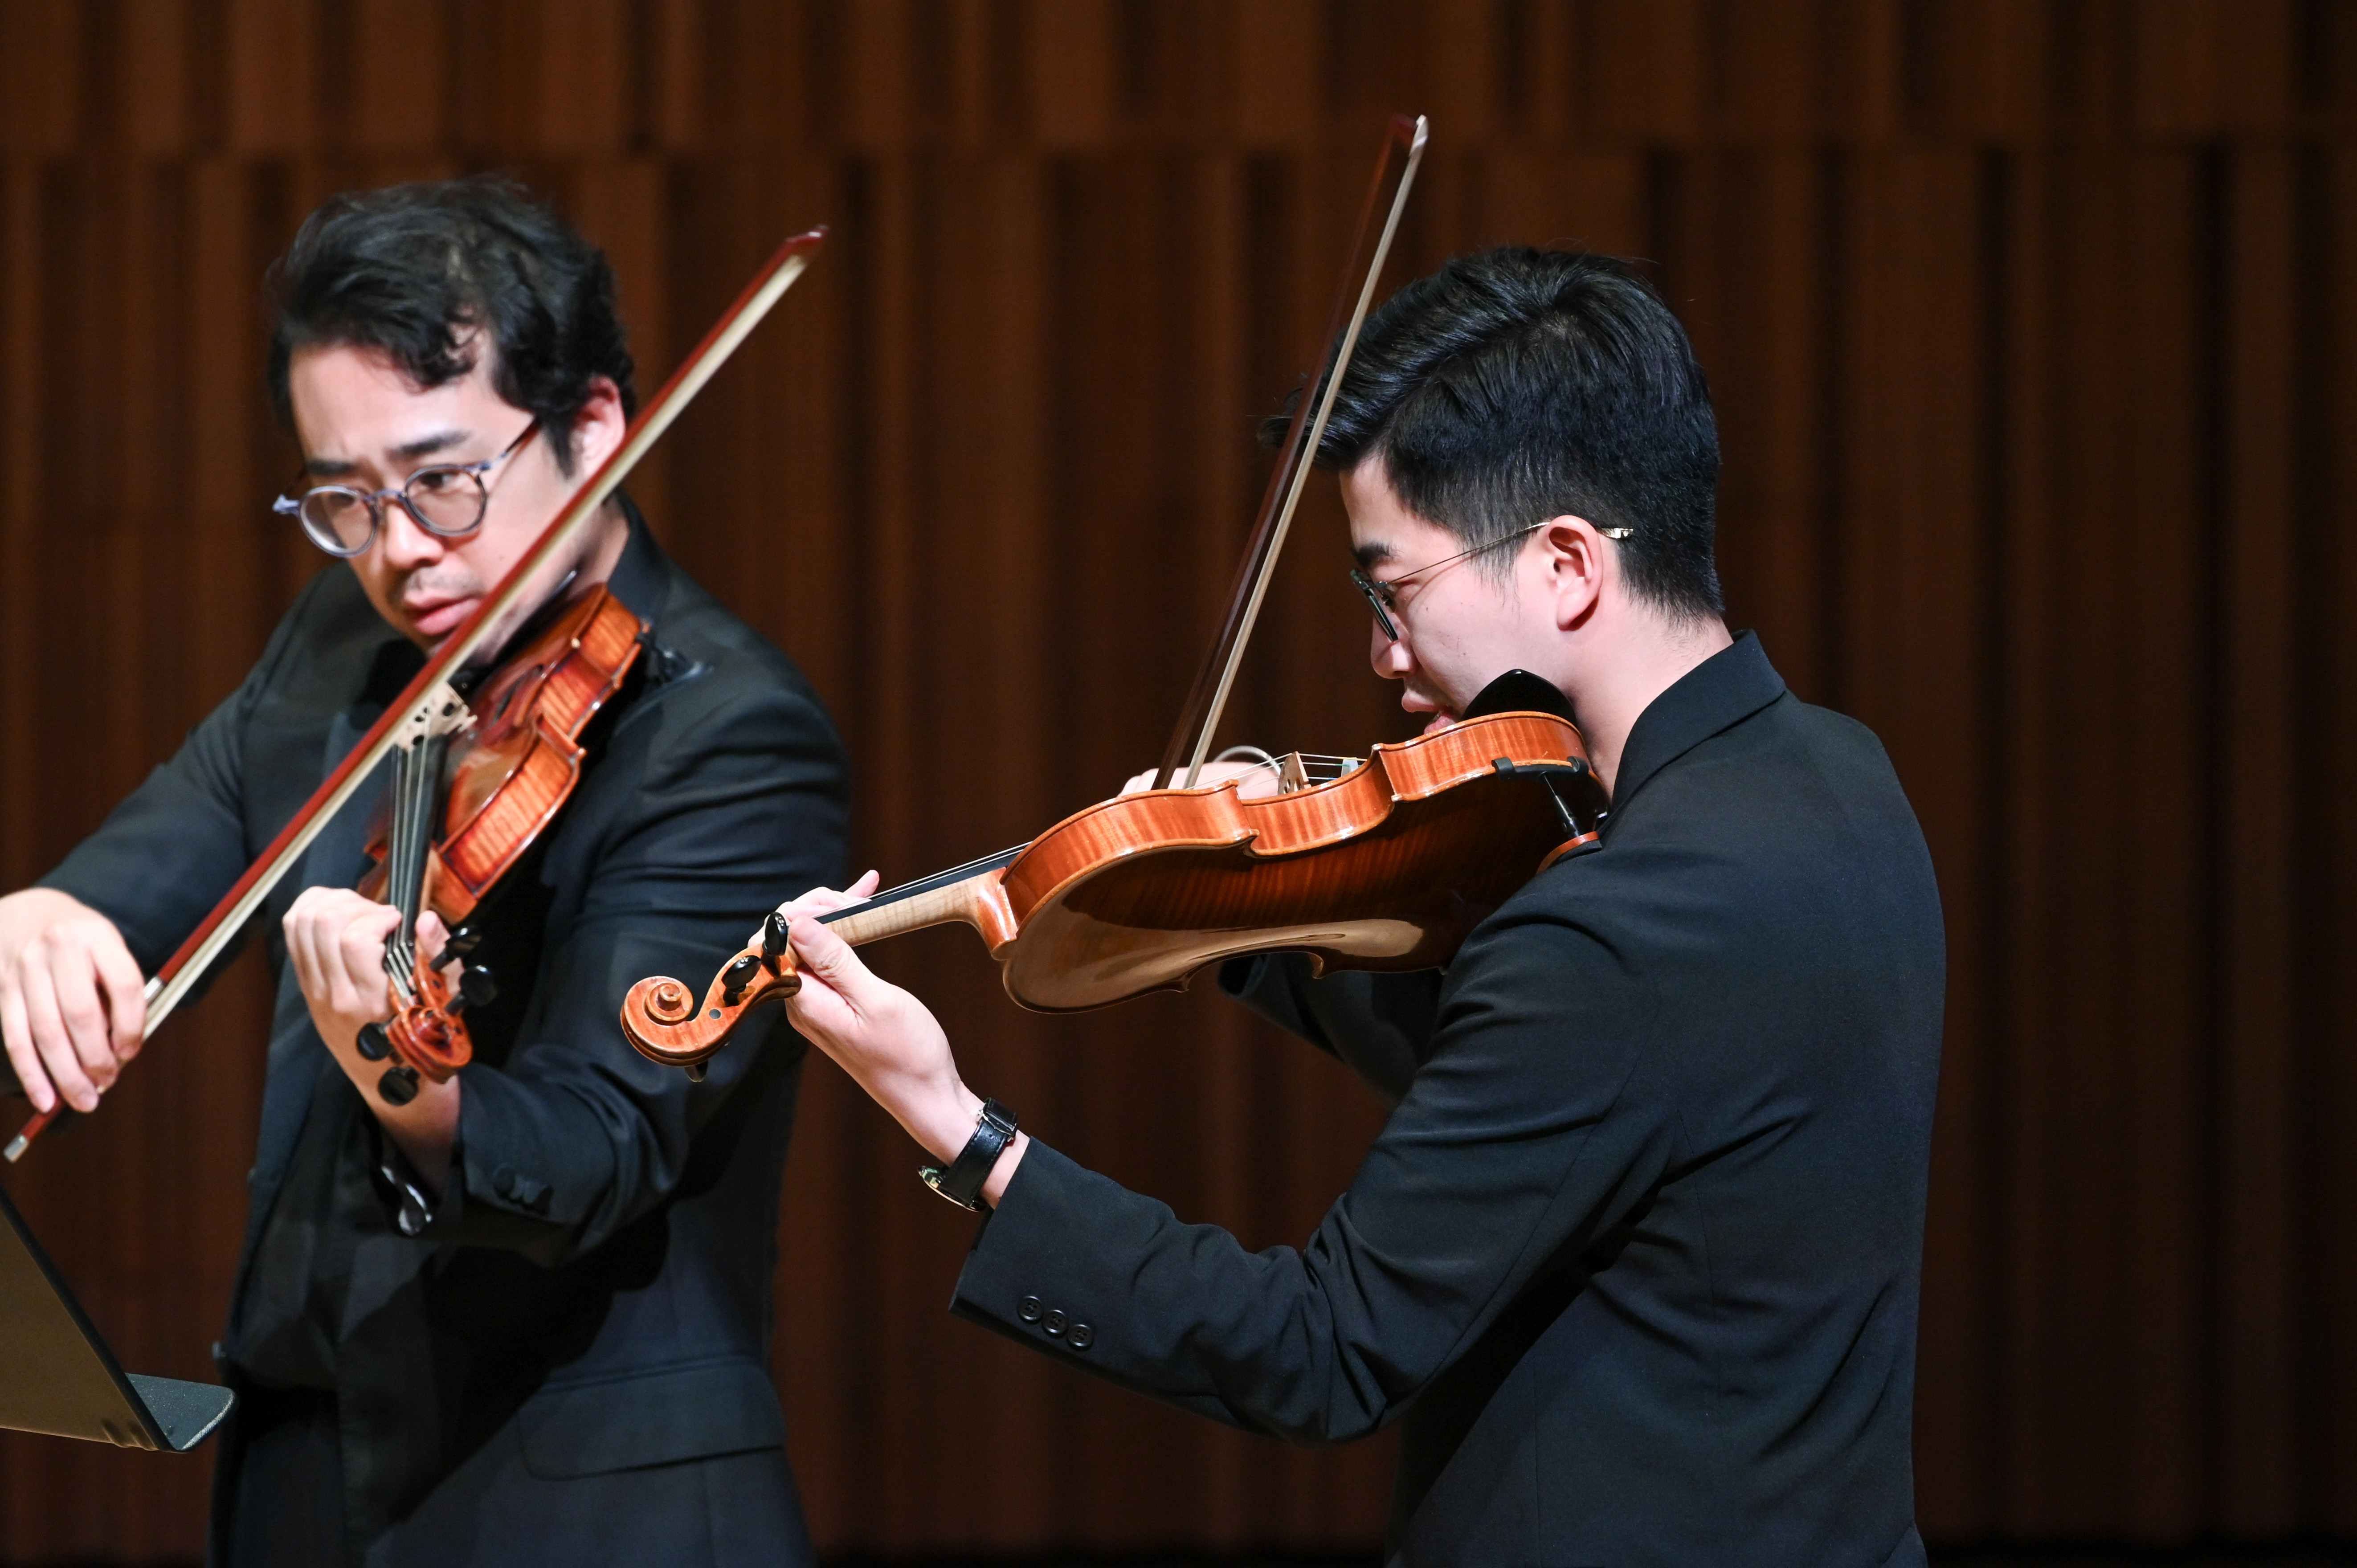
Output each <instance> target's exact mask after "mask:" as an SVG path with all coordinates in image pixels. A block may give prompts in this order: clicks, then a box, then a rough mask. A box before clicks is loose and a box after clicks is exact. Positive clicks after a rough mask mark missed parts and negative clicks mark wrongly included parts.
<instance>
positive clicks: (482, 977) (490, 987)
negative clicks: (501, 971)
mask: <svg viewBox="0 0 2357 1568" xmlns="http://www.w3.org/2000/svg"><path fill="white" fill-rule="evenodd" d="M458 993H459V994H460V995H462V996H464V997H466V999H467V1005H468V1006H469V1007H488V1006H490V1004H492V1003H494V1002H496V1001H498V1000H499V999H500V982H499V977H498V976H497V975H494V974H493V973H492V972H491V971H490V965H489V964H481V963H478V964H469V965H468V968H467V972H465V973H464V974H462V975H460V976H459V977H458Z"/></svg>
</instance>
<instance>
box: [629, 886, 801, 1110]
mask: <svg viewBox="0 0 2357 1568" xmlns="http://www.w3.org/2000/svg"><path fill="white" fill-rule="evenodd" d="M801 989H802V976H801V975H800V974H799V973H797V972H795V970H794V955H793V951H792V950H791V948H790V947H789V946H788V945H787V941H786V922H785V920H784V919H783V918H780V916H779V915H777V914H776V913H775V912H774V911H772V912H771V914H770V918H768V919H766V920H764V921H762V922H761V936H760V940H758V941H756V942H754V943H752V944H751V945H750V946H748V947H747V948H746V949H744V950H742V951H741V952H739V953H738V954H737V956H736V957H735V958H733V959H731V960H729V961H728V962H727V963H726V964H725V965H723V966H722V968H721V971H720V972H719V973H717V974H716V975H714V976H713V977H712V983H711V985H710V986H708V987H706V988H705V995H704V1004H703V1005H702V1006H701V1007H699V1006H697V1005H696V1001H695V993H694V992H693V991H691V990H689V989H688V988H687V985H686V983H684V982H683V981H677V980H673V978H671V976H669V975H667V974H655V975H649V976H648V977H647V978H646V979H644V980H641V981H640V982H639V983H637V984H636V985H633V986H631V987H630V994H629V995H627V996H625V997H623V998H622V1034H623V1036H624V1037H625V1038H627V1039H628V1040H629V1041H630V1044H631V1046H632V1047H634V1048H635V1049H636V1050H637V1051H638V1053H639V1054H640V1056H642V1057H644V1058H647V1059H648V1060H649V1061H655V1062H661V1063H662V1064H663V1065H664V1066H666V1067H683V1068H685V1069H687V1070H688V1075H689V1076H690V1077H692V1078H697V1079H701V1078H702V1077H703V1076H704V1064H705V1062H706V1061H709V1060H710V1059H711V1058H713V1057H714V1056H716V1055H717V1054H718V1053H719V1051H720V1047H723V1046H725V1045H726V1044H727V1043H728V1038H729V1036H731V1035H734V1034H735V1033H736V1032H737V1022H738V1020H740V1019H742V1018H743V1017H744V1016H745V1015H746V1014H747V1013H748V1012H749V1011H751V1010H752V1009H753V1008H754V1007H757V1006H759V1004H762V1003H764V1002H767V1001H769V1000H770V998H771V997H773V996H780V997H781V996H791V995H792V994H793V993H796V992H797V991H800V990H801Z"/></svg>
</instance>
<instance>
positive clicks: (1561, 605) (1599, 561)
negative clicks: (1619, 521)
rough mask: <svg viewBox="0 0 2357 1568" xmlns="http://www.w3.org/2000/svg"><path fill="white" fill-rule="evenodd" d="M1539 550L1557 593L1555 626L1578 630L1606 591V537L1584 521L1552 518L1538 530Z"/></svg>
mask: <svg viewBox="0 0 2357 1568" xmlns="http://www.w3.org/2000/svg"><path fill="white" fill-rule="evenodd" d="M1539 549H1540V551H1541V553H1542V556H1543V558H1544V560H1545V562H1546V564H1547V570H1548V572H1549V573H1550V575H1551V578H1552V585H1553V588H1554V593H1555V626H1556V627H1557V628H1559V629H1561V630H1564V631H1572V630H1576V629H1577V628H1579V627H1581V626H1584V625H1586V624H1587V618H1588V617H1590V616H1592V615H1594V614H1595V613H1596V606H1597V602H1598V599H1599V597H1600V596H1602V593H1603V588H1604V573H1605V569H1606V564H1607V563H1606V558H1605V553H1604V550H1605V545H1604V536H1603V535H1602V534H1600V533H1598V532H1597V531H1596V525H1595V524H1594V523H1592V522H1590V521H1587V519H1586V518H1584V517H1573V516H1571V515H1569V514H1568V513H1566V514H1565V515H1564V516H1562V517H1556V518H1550V519H1548V520H1547V525H1546V526H1545V527H1544V528H1542V529H1541V530H1539Z"/></svg>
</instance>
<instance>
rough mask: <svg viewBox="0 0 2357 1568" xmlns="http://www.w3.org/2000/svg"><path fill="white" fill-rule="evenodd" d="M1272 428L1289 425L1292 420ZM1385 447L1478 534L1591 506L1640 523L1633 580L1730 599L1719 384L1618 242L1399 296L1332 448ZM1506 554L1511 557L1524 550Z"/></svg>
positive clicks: (1389, 306)
mask: <svg viewBox="0 0 2357 1568" xmlns="http://www.w3.org/2000/svg"><path fill="white" fill-rule="evenodd" d="M1270 428H1272V429H1274V430H1275V431H1276V432H1278V433H1279V438H1281V433H1282V431H1283V428H1284V427H1283V424H1282V423H1281V422H1278V421H1271V422H1270ZM1371 454H1380V455H1381V456H1383V460H1384V464H1385V467H1387V468H1388V469H1389V471H1390V475H1391V482H1392V488H1393V489H1394V490H1396V491H1397V492H1398V494H1399V498H1400V499H1401V500H1402V501H1404V502H1405V503H1406V505H1407V507H1408V509H1409V510H1411V511H1413V512H1415V514H1416V515H1417V516H1419V517H1423V518H1428V519H1430V520H1431V521H1434V522H1436V523H1438V524H1439V525H1441V526H1442V527H1444V528H1446V529H1448V531H1449V532H1451V533H1453V534H1455V535H1456V536H1457V537H1458V540H1459V541H1461V542H1462V543H1463V544H1464V546H1465V547H1466V548H1468V549H1472V548H1475V547H1477V546H1480V545H1482V544H1487V543H1490V542H1492V541H1495V540H1500V539H1503V538H1505V537H1506V536H1507V535H1509V534H1512V533H1513V532H1515V531H1516V530H1519V529H1525V528H1528V527H1529V526H1530V525H1531V524H1533V523H1536V522H1542V521H1545V520H1546V519H1548V518H1551V517H1560V516H1563V515H1565V514H1569V515H1572V516H1575V517H1584V518H1586V519H1587V521H1590V522H1592V523H1595V524H1596V525H1597V526H1598V527H1599V528H1609V527H1620V528H1627V529H1630V530H1631V531H1632V532H1631V533H1630V535H1629V537H1628V538H1626V539H1624V540H1622V541H1620V562H1621V567H1622V570H1623V571H1624V572H1626V574H1627V575H1628V581H1629V587H1630V590H1631V593H1633V594H1635V595H1637V596H1640V597H1641V598H1644V599H1646V600H1649V601H1651V602H1652V603H1653V604H1655V605H1657V606H1659V607H1662V608H1663V609H1664V610H1666V611H1668V612H1669V613H1671V614H1673V615H1675V616H1679V617H1682V618H1684V617H1695V616H1702V615H1716V614H1717V613H1719V611H1720V609H1721V608H1722V601H1721V599H1720V596H1719V587H1718V569H1717V566H1716V565H1715V564H1713V561H1712V558H1711V541H1712V534H1713V531H1714V518H1715V515H1716V512H1717V485H1718V428H1717V423H1716V421H1714V420H1713V418H1712V417H1711V409H1710V390H1709V388H1708V386H1707V385H1706V383H1705V382H1704V380H1703V373H1702V367H1701V365H1700V364H1698V363H1696V362H1695V356H1694V349H1693V346H1692V345H1691V344H1689V343H1688V342H1687V341H1686V335H1685V329H1684V328H1683V327H1681V326H1679V325H1678V319H1677V317H1675V316H1673V315H1672V314H1671V313H1670V308H1669V306H1666V305H1664V304H1663V302H1662V297H1661V295H1658V294H1656V293H1654V292H1653V290H1652V286H1651V285H1648V284H1647V283H1646V282H1645V281H1644V280H1643V279H1642V278H1641V277H1639V276H1637V275H1636V274H1634V273H1632V272H1631V270H1630V269H1629V268H1628V267H1627V266H1626V265H1624V264H1623V263H1620V262H1617V261H1615V260H1613V259H1612V258H1610V257H1609V256H1595V255H1587V254H1585V253H1583V252H1574V251H1541V250H1534V249H1532V248H1530V247H1528V246H1523V245H1509V246H1501V247H1500V248H1498V249H1496V250H1492V251H1482V252H1477V253H1475V254H1471V255H1465V256H1458V257H1457V258H1456V259H1454V260H1453V261H1450V262H1449V263H1447V264H1446V265H1444V266H1443V267H1441V269H1440V270H1439V271H1437V272H1436V273H1434V274H1431V275H1430V276H1428V277H1421V278H1418V279H1416V280H1415V282H1414V283H1411V284H1409V285H1406V286H1405V288H1402V289H1401V290H1400V291H1399V292H1398V293H1397V294H1394V295H1392V296H1391V298H1389V299H1388V300H1385V301H1384V302H1383V306H1382V307H1381V308H1379V309H1377V310H1375V311H1374V312H1373V313H1372V314H1371V315H1370V316H1369V317H1367V323H1366V327H1365V329H1364V330H1363V331H1362V332H1361V335H1360V338H1359V346H1358V350H1357V352H1356V353H1354V354H1353V355H1352V356H1351V365H1350V369H1349V370H1348V371H1345V372H1344V373H1343V377H1342V387H1341V391H1340V393H1339V394H1338V395H1337V396H1336V398H1335V400H1334V413H1333V416H1332V418H1331V419H1330V420H1329V421H1328V423H1327V425H1326V434H1325V436H1324V438H1323V439H1322V440H1321V441H1320V442H1319V443H1318V465H1319V466H1320V467H1329V468H1341V469H1348V468H1353V467H1357V466H1358V465H1359V463H1360V462H1361V460H1362V459H1363V458H1365V457H1367V456H1370V455H1371ZM1495 559H1496V564H1495V565H1494V566H1492V569H1493V570H1498V571H1502V570H1503V569H1504V563H1505V562H1506V561H1508V560H1511V559H1512V556H1511V553H1508V552H1506V551H1503V550H1501V551H1499V552H1497V553H1496V557H1495ZM1483 564H1484V565H1491V561H1490V560H1489V559H1487V558H1485V559H1484V561H1483Z"/></svg>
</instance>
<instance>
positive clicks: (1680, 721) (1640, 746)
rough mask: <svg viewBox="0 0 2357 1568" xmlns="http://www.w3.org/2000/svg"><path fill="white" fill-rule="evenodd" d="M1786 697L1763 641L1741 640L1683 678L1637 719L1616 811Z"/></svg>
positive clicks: (1623, 756)
mask: <svg viewBox="0 0 2357 1568" xmlns="http://www.w3.org/2000/svg"><path fill="white" fill-rule="evenodd" d="M1783 694H1784V678H1783V677H1782V676H1781V675H1779V674H1777V673H1776V667H1775V666H1774V665H1772V664H1770V663H1769V662H1768V655H1767V654H1766V653H1765V652H1763V651H1762V650H1761V649H1760V639H1759V638H1758V637H1756V636H1754V635H1753V634H1752V633H1750V632H1748V631H1747V632H1744V633H1742V634H1741V635H1740V636H1738V637H1737V638H1736V639H1735V641H1734V643H1733V644H1732V645H1731V646H1729V647H1727V648H1722V649H1720V650H1718V651H1717V653H1714V654H1712V655H1711V656H1710V657H1709V658H1707V659H1706V660H1703V661H1702V662H1701V663H1699V664H1697V665H1695V667H1694V668H1693V669H1691V670H1689V671H1686V672H1685V673H1684V675H1682V676H1680V677H1679V678H1678V680H1677V681H1676V682H1675V683H1674V684H1673V685H1672V686H1671V687H1670V689H1669V690H1668V691H1666V692H1663V693H1662V694H1661V695H1660V696H1658V697H1655V698H1654V699H1653V700H1652V702H1651V703H1647V704H1646V706H1645V711H1644V712H1643V713H1641V714H1638V715H1637V722H1636V724H1635V725H1632V726H1631V728H1630V731H1629V744H1628V745H1627V746H1625V747H1623V748H1622V750H1621V753H1620V776H1619V777H1618V779H1616V780H1615V781H1614V782H1615V786H1616V787H1615V788H1614V789H1613V791H1612V807H1613V810H1614V811H1616V812H1617V811H1620V809H1621V808H1622V807H1624V806H1626V805H1627V804H1628V803H1629V801H1630V800H1631V797H1633V796H1634V795H1635V794H1636V793H1637V791H1638V790H1640V789H1643V788H1644V787H1645V782H1646V780H1647V779H1651V778H1652V776H1653V775H1654V774H1656V773H1659V772H1660V771H1661V770H1662V769H1663V768H1667V767H1668V766H1669V765H1670V764H1671V763H1673V762H1675V761H1676V760H1677V759H1678V758H1679V757H1683V756H1684V755H1685V754H1686V753H1687V752H1688V751H1691V750H1692V749H1694V747H1695V746H1699V745H1701V744H1702V743H1703V742H1704V741H1706V740H1708V739H1709V738H1710V737H1711V736H1715V735H1717V734H1718V733H1719V732H1720V731H1721V730H1724V729H1726V728H1727V727H1728V726H1730V725H1737V724H1740V723H1741V722H1742V721H1743V720H1745V719H1748V718H1749V717H1750V716H1751V715H1752V714H1756V713H1758V712H1759V711H1760V709H1762V708H1764V707H1766V706H1767V705H1768V704H1769V703H1772V702H1774V701H1775V700H1776V699H1777V698H1779V697H1781V696H1782V695H1783Z"/></svg>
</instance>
